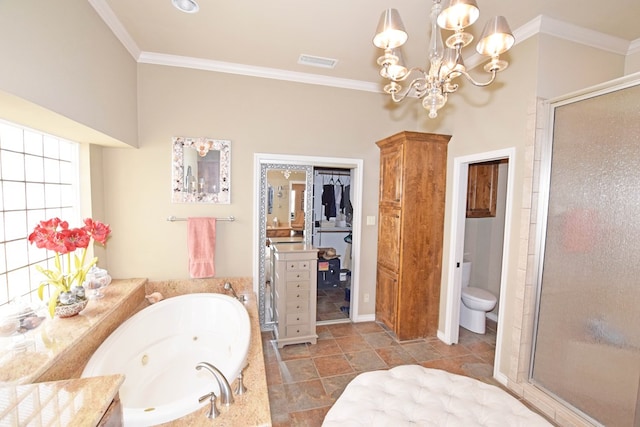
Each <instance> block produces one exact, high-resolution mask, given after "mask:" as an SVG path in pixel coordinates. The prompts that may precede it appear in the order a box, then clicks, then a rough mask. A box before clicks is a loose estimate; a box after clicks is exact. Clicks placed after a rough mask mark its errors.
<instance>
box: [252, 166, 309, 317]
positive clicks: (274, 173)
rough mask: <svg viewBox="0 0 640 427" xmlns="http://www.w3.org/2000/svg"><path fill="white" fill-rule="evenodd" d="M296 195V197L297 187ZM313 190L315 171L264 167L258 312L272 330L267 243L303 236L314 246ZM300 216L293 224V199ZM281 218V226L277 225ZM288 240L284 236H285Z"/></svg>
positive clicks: (261, 190) (296, 167)
mask: <svg viewBox="0 0 640 427" xmlns="http://www.w3.org/2000/svg"><path fill="white" fill-rule="evenodd" d="M294 185H295V186H296V187H295V188H296V189H297V192H296V193H293V186H294ZM312 188H313V167H312V166H311V165H298V164H286V163H262V164H260V187H259V197H260V200H259V203H258V206H259V212H258V222H259V226H258V229H259V239H258V259H259V260H260V262H259V264H258V265H259V267H258V269H259V271H258V278H259V279H258V283H259V287H258V310H259V315H260V325H261V327H262V328H263V329H271V328H272V327H273V322H274V320H275V318H274V313H273V301H272V300H273V296H272V294H273V288H272V287H271V286H270V280H269V276H270V268H269V267H270V266H269V255H270V252H269V249H268V246H267V239H269V238H270V236H271V237H276V238H277V236H280V234H274V233H278V232H282V231H283V232H285V235H287V236H292V237H293V236H294V235H297V236H300V240H301V241H303V242H305V243H311V228H312V227H311V222H312V197H311V196H310V194H309V193H307V196H304V193H305V192H307V189H312ZM292 193H293V197H294V204H295V206H296V207H298V209H296V210H299V212H297V213H296V214H297V215H299V216H296V217H295V218H294V220H293V221H291V219H292V217H291V211H290V209H291V196H292ZM274 218H277V224H276V223H275V222H274ZM283 236H284V235H283Z"/></svg>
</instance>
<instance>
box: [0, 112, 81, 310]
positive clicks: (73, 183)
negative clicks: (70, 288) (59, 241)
mask: <svg viewBox="0 0 640 427" xmlns="http://www.w3.org/2000/svg"><path fill="white" fill-rule="evenodd" d="M78 171H79V169H78V144H77V143H75V142H70V141H66V140H64V139H60V138H58V137H55V136H52V135H48V134H45V133H42V132H39V131H35V130H32V129H28V128H23V127H21V126H19V125H15V124H13V123H9V122H6V121H2V120H0V211H1V213H2V214H1V216H0V305H2V304H6V303H7V302H9V301H11V300H12V299H14V298H16V297H24V298H25V299H27V300H38V296H37V290H38V286H39V284H40V281H41V280H42V274H41V273H39V272H38V271H37V270H36V269H35V266H36V265H41V266H42V267H44V268H50V266H53V259H54V258H53V257H54V253H53V252H49V251H46V250H44V249H38V248H37V247H36V246H34V245H30V244H29V241H28V240H27V238H28V236H29V234H30V233H31V231H33V228H34V226H35V225H36V224H37V223H38V222H39V221H42V220H45V219H49V218H53V217H59V218H61V219H64V220H66V221H69V223H70V226H74V224H76V223H77V222H78V223H79V221H80V219H79V192H78ZM49 263H51V265H49Z"/></svg>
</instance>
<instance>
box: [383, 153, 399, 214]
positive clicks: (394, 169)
mask: <svg viewBox="0 0 640 427" xmlns="http://www.w3.org/2000/svg"><path fill="white" fill-rule="evenodd" d="M401 199H402V149H401V148H398V147H391V148H386V147H385V148H384V149H381V150H380V203H381V204H384V203H393V204H398V205H399V204H400V201H401Z"/></svg>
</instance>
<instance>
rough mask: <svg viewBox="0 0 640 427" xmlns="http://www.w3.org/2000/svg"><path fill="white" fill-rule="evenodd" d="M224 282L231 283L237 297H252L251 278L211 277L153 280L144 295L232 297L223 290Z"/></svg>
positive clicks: (148, 284) (147, 285)
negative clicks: (195, 294) (223, 295)
mask: <svg viewBox="0 0 640 427" xmlns="http://www.w3.org/2000/svg"><path fill="white" fill-rule="evenodd" d="M226 282H229V283H231V286H233V289H234V290H235V291H236V294H238V296H240V295H244V294H247V295H248V296H249V297H251V296H252V295H253V278H252V277H211V278H208V279H184V280H154V281H149V282H147V284H146V286H145V292H146V295H151V294H152V293H154V292H160V293H161V294H162V296H163V297H164V298H171V297H175V296H178V295H184V294H194V293H200V292H214V293H217V294H227V295H232V294H231V291H226V290H225V289H224V284H225V283H226Z"/></svg>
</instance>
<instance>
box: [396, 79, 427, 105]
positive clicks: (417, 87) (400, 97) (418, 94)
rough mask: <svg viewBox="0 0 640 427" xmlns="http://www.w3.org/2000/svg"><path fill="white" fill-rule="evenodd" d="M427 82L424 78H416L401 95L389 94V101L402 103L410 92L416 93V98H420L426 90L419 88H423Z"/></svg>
mask: <svg viewBox="0 0 640 427" xmlns="http://www.w3.org/2000/svg"><path fill="white" fill-rule="evenodd" d="M426 82H427V79H425V78H424V77H418V78H415V79H413V80H412V81H411V84H409V87H408V88H407V90H405V91H404V92H403V93H402V94H398V93H397V92H391V99H392V100H393V102H402V101H403V100H404V99H405V98H406V97H407V96H409V94H411V92H412V91H413V92H415V93H416V97H418V98H420V97H422V95H423V94H424V92H425V89H426V88H421V87H420V86H424V85H425V83H426Z"/></svg>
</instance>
